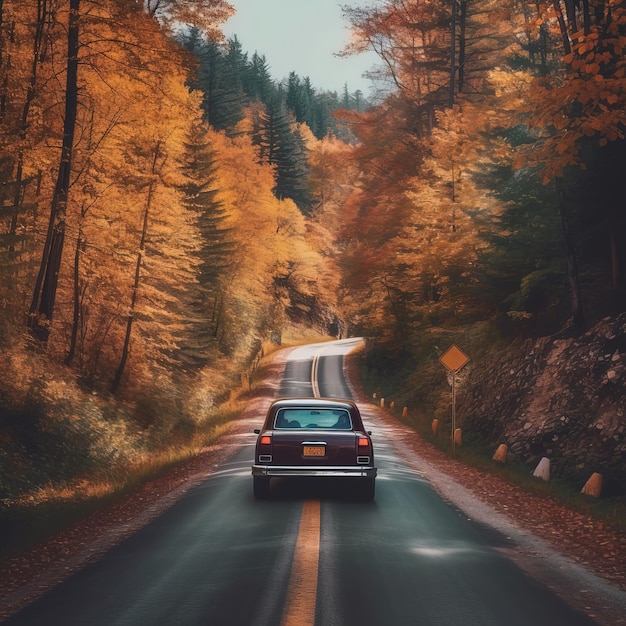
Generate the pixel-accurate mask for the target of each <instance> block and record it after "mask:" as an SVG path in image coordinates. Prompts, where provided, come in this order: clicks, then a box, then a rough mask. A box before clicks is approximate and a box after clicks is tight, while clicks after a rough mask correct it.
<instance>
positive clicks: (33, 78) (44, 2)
mask: <svg viewBox="0 0 626 626" xmlns="http://www.w3.org/2000/svg"><path fill="white" fill-rule="evenodd" d="M50 10H51V9H50V7H49V3H48V0H38V1H37V22H36V26H35V34H34V37H33V54H32V57H31V65H30V79H29V81H28V87H27V90H26V100H25V101H24V106H23V107H22V118H21V120H20V127H19V132H18V137H19V145H18V153H17V164H16V168H15V192H14V194H13V206H12V215H11V225H10V227H9V233H10V235H11V236H12V237H15V235H16V234H17V223H18V219H19V214H20V209H21V207H22V200H23V185H24V181H23V177H24V141H25V140H26V133H27V131H28V125H29V118H30V108H31V104H32V102H33V100H34V99H35V94H36V91H37V68H38V67H39V63H40V62H41V54H42V50H43V46H44V43H45V37H46V24H48V23H49V17H50ZM14 26H15V25H14V24H13V25H12V27H11V39H12V38H13V29H14ZM7 90H8V69H7V73H6V74H5V84H4V87H3V93H2V97H1V103H0V116H1V117H4V113H5V108H6V100H7V98H8V94H7ZM14 251H15V245H14V243H11V244H10V246H9V252H14Z"/></svg>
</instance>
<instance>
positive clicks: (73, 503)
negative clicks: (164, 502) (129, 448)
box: [0, 401, 241, 560]
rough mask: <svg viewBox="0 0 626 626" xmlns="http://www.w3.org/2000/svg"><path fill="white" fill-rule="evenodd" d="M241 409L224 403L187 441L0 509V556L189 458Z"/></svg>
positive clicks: (52, 486) (26, 496) (101, 506)
mask: <svg viewBox="0 0 626 626" xmlns="http://www.w3.org/2000/svg"><path fill="white" fill-rule="evenodd" d="M240 411H241V405H240V403H238V402H232V401H231V402H229V403H227V405H225V406H224V407H222V408H221V409H220V410H219V411H217V412H216V413H215V414H214V415H213V416H212V418H211V420H210V422H209V423H207V424H205V425H202V426H199V427H198V428H197V429H196V432H195V433H194V434H193V435H192V436H191V437H190V438H189V440H187V441H184V440H180V441H178V442H176V443H175V444H174V445H172V446H170V447H167V448H165V449H161V450H158V451H150V452H147V451H146V452H143V453H141V454H139V455H137V456H136V457H135V458H134V459H133V462H132V463H129V464H121V465H112V466H110V467H107V468H104V469H102V468H101V469H100V470H99V471H98V472H97V473H96V474H94V475H92V476H88V477H84V478H81V479H75V480H70V481H67V482H51V483H48V484H45V485H42V486H40V487H38V488H36V489H34V490H32V491H30V492H27V493H25V494H23V495H22V496H21V497H18V498H16V499H14V500H12V501H9V502H6V501H5V502H3V503H2V506H1V507H0V536H1V537H2V541H1V542H0V560H2V559H6V558H7V557H9V556H11V555H13V554H16V553H19V552H21V551H23V550H25V549H27V548H29V547H30V546H33V545H34V544H36V543H38V542H40V541H43V540H45V539H47V538H48V537H51V536H53V535H54V534H56V533H57V532H59V531H61V530H62V529H64V528H67V527H69V526H71V525H72V524H73V523H75V522H77V521H78V520H80V519H83V518H85V517H87V516H88V515H90V514H92V513H95V512H97V511H101V510H104V509H106V508H107V507H110V506H111V505H114V504H115V503H116V502H119V501H120V500H121V499H122V498H123V497H124V496H126V495H127V494H129V493H132V492H133V491H134V490H136V489H138V488H139V487H140V486H141V485H142V484H144V483H146V482H147V481H149V480H152V479H154V478H156V477H158V476H159V475H161V474H163V473H164V472H166V471H167V470H168V469H170V468H172V467H174V466H176V465H178V464H180V463H184V462H185V461H187V460H189V459H192V458H193V457H195V456H196V455H197V454H199V453H200V452H201V451H202V450H203V449H204V448H206V447H207V446H210V445H212V444H213V443H215V442H216V441H217V440H218V439H219V438H220V437H221V436H222V435H223V434H224V433H225V432H226V431H227V430H228V426H229V424H230V422H231V421H232V420H234V419H235V418H236V416H237V415H238V413H239V412H240Z"/></svg>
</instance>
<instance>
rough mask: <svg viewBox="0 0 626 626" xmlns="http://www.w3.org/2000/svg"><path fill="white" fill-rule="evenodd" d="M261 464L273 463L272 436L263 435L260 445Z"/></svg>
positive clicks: (260, 438)
mask: <svg viewBox="0 0 626 626" xmlns="http://www.w3.org/2000/svg"><path fill="white" fill-rule="evenodd" d="M257 452H258V455H259V463H271V462H272V437H271V436H270V435H261V437H259V445H258V450H257Z"/></svg>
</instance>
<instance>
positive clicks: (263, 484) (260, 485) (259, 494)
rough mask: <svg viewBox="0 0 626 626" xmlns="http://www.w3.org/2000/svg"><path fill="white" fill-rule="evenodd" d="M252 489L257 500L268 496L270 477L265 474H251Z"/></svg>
mask: <svg viewBox="0 0 626 626" xmlns="http://www.w3.org/2000/svg"><path fill="white" fill-rule="evenodd" d="M252 490H253V492H254V497H255V498H256V499H257V500H266V499H267V498H269V497H270V479H269V478H268V477H267V476H253V477H252Z"/></svg>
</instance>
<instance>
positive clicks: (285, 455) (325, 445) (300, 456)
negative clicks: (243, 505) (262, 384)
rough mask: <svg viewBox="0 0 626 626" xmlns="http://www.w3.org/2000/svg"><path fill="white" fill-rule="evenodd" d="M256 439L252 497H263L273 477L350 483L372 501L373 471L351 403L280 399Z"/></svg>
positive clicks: (371, 457)
mask: <svg viewBox="0 0 626 626" xmlns="http://www.w3.org/2000/svg"><path fill="white" fill-rule="evenodd" d="M254 432H255V433H257V434H258V437H257V442H256V450H255V454H254V465H253V466H252V476H253V484H254V495H255V497H256V498H267V497H268V496H269V493H270V479H271V478H272V477H274V476H289V477H303V476H309V477H310V476H313V477H333V478H346V479H349V480H352V481H354V486H355V488H357V489H358V490H359V491H360V495H361V496H362V497H363V498H364V499H367V500H371V499H373V498H374V491H375V479H376V467H375V466H374V449H373V447H372V439H371V437H370V433H369V432H367V431H366V430H365V429H364V427H363V422H362V420H361V414H360V413H359V409H358V407H357V405H356V404H355V403H354V402H352V401H350V400H333V399H329V398H284V399H281V400H276V401H274V402H273V403H272V405H271V406H270V408H269V410H268V412H267V416H266V418H265V423H264V424H263V428H261V429H260V430H259V429H255V431H254Z"/></svg>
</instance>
